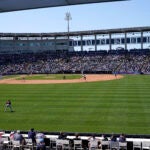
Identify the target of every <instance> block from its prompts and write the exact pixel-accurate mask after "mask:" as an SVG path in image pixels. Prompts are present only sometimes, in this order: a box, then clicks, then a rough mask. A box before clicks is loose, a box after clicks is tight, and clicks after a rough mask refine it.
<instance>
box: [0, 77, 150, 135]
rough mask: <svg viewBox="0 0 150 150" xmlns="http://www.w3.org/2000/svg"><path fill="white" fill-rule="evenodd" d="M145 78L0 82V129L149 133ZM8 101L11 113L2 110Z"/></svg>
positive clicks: (148, 79) (149, 81) (148, 96)
mask: <svg viewBox="0 0 150 150" xmlns="http://www.w3.org/2000/svg"><path fill="white" fill-rule="evenodd" d="M149 88H150V76H140V75H136V76H126V77H125V78H123V79H120V80H115V81H106V82H93V83H76V84H57V85H56V84H49V85H0V97H1V104H0V111H1V113H0V118H1V123H0V127H1V129H7V130H8V129H21V130H29V129H30V128H31V127H34V128H35V129H36V130H42V131H43V130H46V131H60V130H61V131H71V132H101V133H102V132H103V133H112V132H114V133H121V132H125V133H130V134H131V133H132V134H150V127H149V124H150V118H149V115H150V110H149V106H150V93H149ZM7 99H12V103H13V107H14V109H15V112H14V113H10V112H6V113H4V112H3V110H4V109H3V108H4V103H5V100H7Z"/></svg>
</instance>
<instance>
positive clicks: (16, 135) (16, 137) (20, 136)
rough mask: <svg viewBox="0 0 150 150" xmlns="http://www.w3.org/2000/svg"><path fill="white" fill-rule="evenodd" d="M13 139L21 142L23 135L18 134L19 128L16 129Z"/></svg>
mask: <svg viewBox="0 0 150 150" xmlns="http://www.w3.org/2000/svg"><path fill="white" fill-rule="evenodd" d="M14 140H16V141H20V143H22V141H23V136H22V134H20V130H17V132H16V133H15V134H14Z"/></svg>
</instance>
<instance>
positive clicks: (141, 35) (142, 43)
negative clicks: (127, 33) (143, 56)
mask: <svg viewBox="0 0 150 150" xmlns="http://www.w3.org/2000/svg"><path fill="white" fill-rule="evenodd" d="M141 49H143V31H141Z"/></svg>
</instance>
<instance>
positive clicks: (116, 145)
mask: <svg viewBox="0 0 150 150" xmlns="http://www.w3.org/2000/svg"><path fill="white" fill-rule="evenodd" d="M110 149H111V150H112V149H113V150H114V149H115V150H119V142H114V141H110Z"/></svg>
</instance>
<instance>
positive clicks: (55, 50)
mask: <svg viewBox="0 0 150 150" xmlns="http://www.w3.org/2000/svg"><path fill="white" fill-rule="evenodd" d="M56 39H57V37H56V36H55V37H54V43H55V45H54V51H56Z"/></svg>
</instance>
